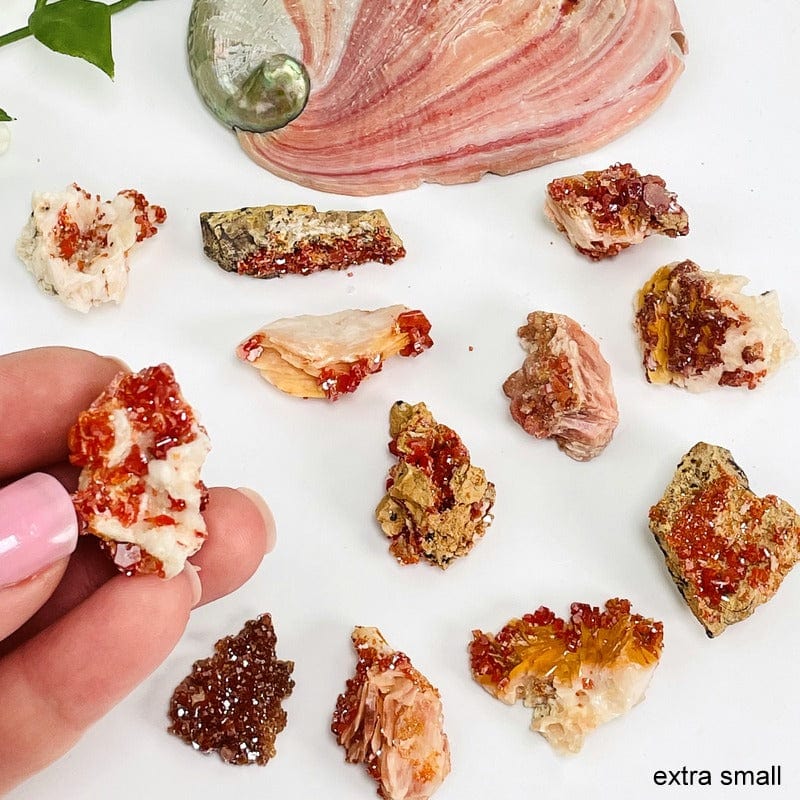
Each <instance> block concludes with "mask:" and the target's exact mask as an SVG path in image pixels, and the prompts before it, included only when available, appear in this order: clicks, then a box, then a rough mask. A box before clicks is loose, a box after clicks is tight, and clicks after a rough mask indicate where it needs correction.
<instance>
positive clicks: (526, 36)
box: [193, 0, 686, 195]
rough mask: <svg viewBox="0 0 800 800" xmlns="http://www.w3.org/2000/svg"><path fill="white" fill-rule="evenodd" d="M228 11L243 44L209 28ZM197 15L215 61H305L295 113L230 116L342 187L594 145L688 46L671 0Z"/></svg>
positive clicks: (651, 93) (537, 0)
mask: <svg viewBox="0 0 800 800" xmlns="http://www.w3.org/2000/svg"><path fill="white" fill-rule="evenodd" d="M201 6H202V7H203V8H206V7H208V8H211V7H213V8H214V9H216V12H215V13H216V22H213V23H212V21H209V20H207V19H206V18H205V17H204V16H201V14H200V11H199V9H200V8H201ZM223 22H224V26H223ZM234 22H235V23H236V26H238V27H241V28H242V29H244V28H246V27H248V26H249V27H250V28H251V35H250V38H251V40H252V42H254V43H253V44H247V43H246V42H245V35H244V33H242V34H241V35H240V36H239V38H238V39H235V37H233V36H232V35H229V34H225V35H223V33H221V32H220V31H221V30H222V27H228V28H232V27H234ZM198 26H199V27H200V28H201V29H202V30H203V31H206V32H210V31H212V30H216V31H217V32H218V33H217V39H215V41H216V43H217V44H216V45H215V47H216V48H218V49H219V50H220V52H221V53H222V55H221V56H218V55H216V49H215V50H211V48H210V47H209V46H208V43H207V42H206V43H204V45H203V47H204V49H205V55H204V56H203V58H206V59H207V60H208V59H209V56H210V54H212V53H213V54H214V55H213V58H211V59H210V60H211V61H212V62H213V63H214V65H215V66H214V71H215V74H216V75H218V76H220V75H221V73H222V71H221V66H219V65H218V64H217V62H218V61H219V60H220V59H222V60H224V61H225V63H226V64H227V61H228V60H233V61H234V62H236V63H239V62H244V61H247V62H248V67H247V68H241V67H239V66H237V67H236V69H235V70H233V65H231V67H230V69H231V70H232V71H236V72H237V74H244V73H246V72H247V70H248V69H250V67H251V66H252V65H253V64H255V63H256V62H259V63H260V61H263V60H264V55H265V54H268V53H276V52H283V53H285V54H287V55H288V56H291V57H292V58H294V59H296V60H297V61H298V62H300V63H302V64H303V65H304V66H305V68H306V70H307V72H308V75H309V76H310V80H311V86H312V89H311V92H310V95H309V98H308V104H307V105H306V107H305V109H304V110H303V112H302V114H300V115H299V116H298V117H297V118H296V119H294V120H293V121H292V122H291V124H289V125H286V126H285V127H283V128H281V129H280V130H274V131H272V132H269V133H253V132H245V130H244V127H245V126H243V125H236V127H238V128H240V129H241V130H240V131H239V133H238V136H239V140H240V143H241V144H242V146H243V147H244V149H245V151H246V152H247V153H248V154H249V155H250V156H251V157H252V158H253V159H254V160H255V161H256V162H257V163H259V164H260V165H261V166H263V167H265V168H267V169H268V170H270V171H271V172H273V173H275V174H276V175H279V176H281V177H284V178H288V179H289V180H292V181H295V182H297V183H300V184H302V185H305V186H309V187H312V188H315V189H321V190H324V191H330V192H336V193H340V194H351V195H369V194H379V193H384V192H392V191H397V190H400V189H407V188H411V187H414V186H417V185H419V184H420V183H421V182H423V181H428V182H435V183H464V182H467V181H474V180H477V179H478V178H480V177H481V176H482V175H483V174H485V173H486V172H493V173H496V174H501V175H506V174H509V173H512V172H517V171H520V170H524V169H529V168H531V167H536V166H540V165H542V164H546V163H550V162H552V161H557V160H560V159H564V158H569V157H571V156H575V155H577V154H579V153H584V152H587V151H590V150H593V149H595V148H597V147H600V146H601V145H603V144H605V143H607V142H608V141H610V140H611V139H613V138H615V137H617V136H620V135H621V134H623V133H624V132H626V131H628V130H629V129H630V128H632V127H633V126H634V125H636V124H638V123H639V122H641V121H642V120H643V119H644V118H645V117H646V116H648V115H649V114H650V113H651V112H652V111H653V110H654V109H655V108H657V107H658V106H659V105H660V103H661V102H662V101H663V100H664V99H665V98H666V97H667V95H668V93H669V91H670V89H671V88H672V86H673V84H674V83H675V81H676V80H677V78H678V76H679V75H680V73H681V72H682V70H683V55H684V53H685V52H686V40H685V37H684V34H683V28H682V26H681V21H680V18H679V16H678V12H677V9H676V7H675V5H674V2H673V0H392V2H391V3H386V2H383V1H379V0H283V2H280V1H279V0H276V1H273V0H266V2H264V0H196V3H195V13H194V16H193V28H197V27H198ZM199 33H200V31H198V30H195V31H194V34H193V35H194V37H195V40H196V39H197V37H198V35H199ZM237 35H238V34H237ZM259 37H260V38H259ZM261 39H263V40H264V41H263V42H262V41H261ZM256 40H258V42H259V43H258V44H255V42H256ZM239 42H241V43H239ZM195 45H197V42H196V41H195ZM248 47H253V48H255V49H257V50H258V55H257V57H255V58H251V57H249V56H247V57H245V56H244V55H243V54H242V53H240V52H239V51H246V50H247V48H248ZM234 54H235V58H234ZM225 69H228V66H226V67H225ZM195 72H197V67H195ZM223 77H224V76H223ZM196 80H198V78H197V77H196ZM220 80H221V78H220ZM237 80H238V79H237ZM203 82H204V79H203V78H200V79H199V80H198V83H203ZM233 83H235V84H236V85H237V86H238V85H239V83H237V82H236V81H233ZM221 85H222V84H221ZM222 88H223V93H225V91H226V90H225V87H224V85H223V87H222ZM273 121H274V120H273Z"/></svg>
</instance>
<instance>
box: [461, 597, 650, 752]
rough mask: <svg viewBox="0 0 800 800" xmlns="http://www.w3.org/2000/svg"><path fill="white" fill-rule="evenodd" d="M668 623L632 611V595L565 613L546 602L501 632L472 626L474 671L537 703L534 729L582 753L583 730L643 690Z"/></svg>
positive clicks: (488, 683) (505, 695) (493, 687)
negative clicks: (602, 605) (563, 616)
mask: <svg viewBox="0 0 800 800" xmlns="http://www.w3.org/2000/svg"><path fill="white" fill-rule="evenodd" d="M663 639H664V628H663V625H662V623H660V622H655V621H654V620H652V619H645V618H644V617H642V616H639V615H638V614H632V613H631V604H630V602H628V601H627V600H620V599H613V600H609V601H608V602H607V603H606V607H605V611H602V612H601V611H600V609H599V608H597V607H592V606H589V605H586V604H584V603H573V604H572V606H571V607H570V616H569V617H568V618H567V619H561V618H560V617H557V616H556V615H555V614H554V613H553V612H552V611H550V609H549V608H545V607H544V606H542V607H541V608H539V610H538V611H536V612H535V613H534V614H526V615H525V616H524V617H522V619H512V620H511V621H510V622H509V623H508V624H507V625H506V626H505V627H504V628H503V629H502V630H501V631H500V632H499V633H498V634H497V635H493V634H491V633H484V632H483V631H477V630H476V631H473V632H472V642H471V643H470V645H469V657H470V666H471V668H472V677H473V678H474V679H475V680H476V681H477V682H478V683H479V684H480V685H481V686H483V688H484V689H486V691H487V692H489V694H491V695H493V696H494V697H496V698H497V699H498V700H502V701H503V702H504V703H507V704H508V705H513V704H514V703H515V702H516V701H517V700H520V699H521V700H522V702H523V703H524V705H525V706H526V707H528V708H532V709H533V719H532V720H531V730H534V731H538V732H539V733H541V734H542V736H544V737H545V739H547V741H548V742H549V743H550V744H551V745H552V746H553V747H554V748H555V749H557V750H561V751H569V752H572V753H577V752H578V751H579V750H580V749H581V747H582V745H583V741H584V738H585V736H586V735H587V734H588V733H589V732H590V731H592V730H594V729H595V728H596V727H598V726H599V725H602V724H603V723H604V722H608V721H609V720H612V719H614V718H615V717H618V716H620V715H622V714H624V713H625V712H627V711H628V710H630V709H631V708H633V706H635V705H636V704H637V703H638V702H639V701H640V700H642V699H643V698H644V693H645V690H646V689H647V686H648V684H649V683H650V678H651V677H652V674H653V671H654V670H655V668H656V666H657V665H658V660H659V658H660V657H661V650H662V647H663Z"/></svg>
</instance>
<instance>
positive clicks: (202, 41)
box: [188, 0, 310, 132]
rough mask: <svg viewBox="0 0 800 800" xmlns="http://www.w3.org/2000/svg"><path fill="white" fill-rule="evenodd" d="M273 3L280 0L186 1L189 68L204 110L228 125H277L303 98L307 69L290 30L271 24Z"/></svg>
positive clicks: (301, 105) (246, 128)
mask: <svg viewBox="0 0 800 800" xmlns="http://www.w3.org/2000/svg"><path fill="white" fill-rule="evenodd" d="M279 6H280V7H281V8H282V7H283V4H282V3H281V1H280V0H194V4H193V5H192V13H191V16H190V18H189V41H188V44H189V70H190V72H191V74H192V79H193V80H194V83H195V86H196V87H197V90H198V92H199V93H200V96H201V97H202V98H203V102H204V103H205V104H206V106H207V107H208V109H209V110H210V111H211V113H212V114H213V115H214V116H215V117H216V118H217V119H218V120H219V121H220V122H222V123H223V124H224V125H228V126H229V127H231V128H237V129H239V130H244V131H257V132H263V131H271V130H274V129H275V128H280V127H282V126H284V125H286V123H287V122H290V121H291V120H293V119H294V118H295V117H296V116H297V115H298V114H299V113H300V112H301V111H302V110H303V108H304V107H305V104H306V101H307V100H308V93H309V89H310V85H309V78H308V72H306V68H305V67H304V66H303V64H302V63H301V62H300V61H299V60H298V56H299V53H300V49H301V48H300V40H299V38H298V36H297V35H296V31H294V30H293V29H291V28H290V27H288V26H283V27H281V26H279V25H275V24H274V20H275V19H276V17H277V15H278V7H279ZM292 54H294V55H292Z"/></svg>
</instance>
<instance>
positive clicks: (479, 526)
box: [375, 401, 495, 569]
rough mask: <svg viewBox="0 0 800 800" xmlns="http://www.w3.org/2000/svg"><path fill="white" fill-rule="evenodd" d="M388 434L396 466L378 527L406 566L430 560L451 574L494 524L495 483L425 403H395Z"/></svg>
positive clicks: (392, 472) (391, 548) (394, 552)
mask: <svg viewBox="0 0 800 800" xmlns="http://www.w3.org/2000/svg"><path fill="white" fill-rule="evenodd" d="M389 433H390V435H391V437H392V440H391V442H389V451H390V452H391V453H392V455H394V456H396V457H397V464H395V465H394V466H393V467H392V468H391V470H390V471H389V478H388V480H387V481H386V495H385V496H384V498H383V500H381V502H380V503H379V504H378V507H377V509H376V510H375V515H376V517H377V519H378V523H379V524H380V526H381V528H382V529H383V532H384V533H385V534H386V535H387V536H388V537H389V538H390V539H391V540H392V543H391V546H390V548H389V549H390V551H391V552H392V554H393V555H394V556H395V558H397V560H398V561H399V562H400V563H401V564H416V563H417V562H418V561H419V560H420V559H425V560H426V561H429V562H430V563H431V564H435V565H436V566H438V567H441V568H442V569H446V568H447V567H448V566H450V564H452V562H453V561H454V560H455V559H456V558H458V557H459V556H463V555H466V554H467V553H468V552H469V551H470V550H471V549H472V548H473V546H474V545H475V543H476V542H477V541H478V540H479V539H480V538H481V537H482V536H483V534H484V533H485V532H486V529H487V528H488V527H489V525H490V524H491V522H492V515H491V510H492V506H493V504H494V499H495V488H494V484H493V483H490V482H489V481H487V480H486V473H485V472H484V471H483V470H482V469H480V468H479V467H475V466H473V465H472V464H470V460H469V451H468V450H467V448H466V447H465V446H464V444H463V442H462V441H461V439H460V438H459V436H458V434H457V433H456V432H455V431H454V430H452V429H451V428H448V427H447V426H446V425H442V424H440V423H438V422H437V421H436V420H435V419H434V418H433V416H432V415H431V413H430V411H428V409H427V407H426V406H425V404H424V403H417V404H416V405H413V406H412V405H410V404H409V403H404V402H402V401H398V402H397V403H395V404H394V405H393V406H392V410H391V412H390V414H389Z"/></svg>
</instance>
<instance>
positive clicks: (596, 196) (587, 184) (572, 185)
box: [544, 164, 689, 261]
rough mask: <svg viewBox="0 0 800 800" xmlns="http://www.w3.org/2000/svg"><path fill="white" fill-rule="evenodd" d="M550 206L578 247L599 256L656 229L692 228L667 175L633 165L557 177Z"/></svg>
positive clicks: (682, 231)
mask: <svg viewBox="0 0 800 800" xmlns="http://www.w3.org/2000/svg"><path fill="white" fill-rule="evenodd" d="M544 210H545V213H546V214H547V216H548V217H549V219H550V220H551V221H552V222H553V224H554V225H555V226H556V228H558V230H560V231H561V232H562V233H564V234H566V236H567V238H568V239H569V241H570V242H571V243H572V246H573V247H574V248H575V249H576V250H577V251H578V252H579V253H583V255H585V256H589V258H591V259H594V260H595V261H597V260H599V259H601V258H609V257H611V256H615V255H617V253H619V252H620V251H621V250H624V249H625V248H626V247H630V246H631V245H632V244H639V243H640V242H643V241H644V240H645V239H646V238H647V237H648V236H650V235H651V234H653V233H660V234H663V235H665V236H670V237H672V238H675V237H676V236H685V235H686V234H687V233H689V218H688V216H687V214H686V212H685V211H684V210H683V208H681V206H680V205H679V204H678V198H677V195H675V194H674V193H673V192H670V191H667V188H666V184H665V183H664V179H663V178H659V177H658V175H640V174H639V172H637V171H636V170H635V169H634V168H633V167H632V166H631V165H630V164H614V165H612V166H610V167H609V168H608V169H604V170H602V171H601V172H595V171H590V172H584V173H583V174H582V175H572V176H570V177H568V178H556V180H554V181H551V182H550V183H549V184H548V185H547V198H546V200H545V207H544Z"/></svg>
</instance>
